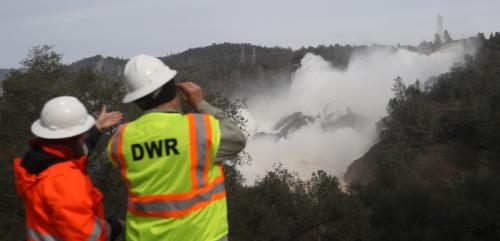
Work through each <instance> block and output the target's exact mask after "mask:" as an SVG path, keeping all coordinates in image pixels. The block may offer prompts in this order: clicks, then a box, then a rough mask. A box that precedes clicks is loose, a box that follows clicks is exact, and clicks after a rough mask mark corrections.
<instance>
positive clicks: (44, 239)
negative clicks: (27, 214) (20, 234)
mask: <svg viewBox="0 0 500 241" xmlns="http://www.w3.org/2000/svg"><path fill="white" fill-rule="evenodd" d="M26 235H27V236H28V238H29V239H32V240H36V241H62V239H60V238H56V237H54V236H52V235H50V234H48V233H45V234H41V233H39V232H37V231H36V230H34V229H31V228H28V230H27V234H26Z"/></svg>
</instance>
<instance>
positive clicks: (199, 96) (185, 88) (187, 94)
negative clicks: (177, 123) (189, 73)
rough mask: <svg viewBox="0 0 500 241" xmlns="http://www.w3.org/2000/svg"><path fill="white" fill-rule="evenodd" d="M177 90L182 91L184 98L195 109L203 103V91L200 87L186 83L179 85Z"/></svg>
mask: <svg viewBox="0 0 500 241" xmlns="http://www.w3.org/2000/svg"><path fill="white" fill-rule="evenodd" d="M177 88H179V89H180V90H181V91H180V92H181V96H182V98H183V99H184V100H185V101H186V102H187V103H188V104H189V105H190V106H192V107H193V108H196V106H197V105H198V104H199V103H200V102H202V101H203V91H202V90H201V87H200V86H199V85H197V84H195V83H193V82H190V81H186V82H181V83H177Z"/></svg>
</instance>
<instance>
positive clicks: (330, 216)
mask: <svg viewBox="0 0 500 241" xmlns="http://www.w3.org/2000/svg"><path fill="white" fill-rule="evenodd" d="M477 39H478V40H479V41H480V42H481V48H480V50H479V52H478V54H477V56H476V57H475V58H472V57H469V58H468V59H467V61H466V64H464V65H463V66H457V67H455V68H454V69H453V70H452V71H451V72H449V73H447V74H444V75H442V76H440V77H439V78H437V79H436V80H434V82H432V83H433V84H432V85H431V86H429V85H425V84H424V83H421V82H416V83H414V84H412V85H409V86H405V85H404V84H403V82H402V80H401V79H400V78H397V79H396V80H395V85H394V93H395V95H394V98H392V99H391V100H390V101H389V103H388V104H387V110H388V115H387V116H386V117H384V118H383V119H382V120H381V121H380V124H379V129H380V142H379V143H378V144H376V145H375V146H374V147H373V148H372V149H371V150H370V152H369V153H367V154H366V155H365V157H363V158H362V159H360V160H358V162H359V163H361V164H360V165H364V170H365V174H363V175H370V178H369V180H364V181H363V182H362V185H359V184H356V181H357V180H360V178H363V177H360V176H359V175H358V176H356V178H357V179H356V178H353V180H352V182H351V185H350V186H348V187H342V186H341V185H340V181H339V179H338V178H336V177H334V176H331V175H329V174H327V173H326V172H323V171H317V172H316V173H315V174H314V175H313V176H312V178H310V179H308V180H302V179H299V178H298V177H297V175H296V174H294V173H292V172H290V171H289V170H286V169H285V168H283V167H282V166H280V165H279V164H277V165H276V166H275V168H274V169H273V170H270V171H268V172H267V173H266V174H265V175H263V177H262V178H261V179H259V180H258V181H257V182H256V183H255V185H253V186H245V185H243V176H242V175H241V173H240V172H239V171H238V169H237V167H238V165H240V161H241V160H239V159H237V160H233V161H228V162H227V163H225V174H226V187H227V192H228V204H229V222H230V240H235V241H238V240H242V241H243V240H245V241H246V240H273V241H274V240H278V241H279V240H353V241H354V240H380V241H382V240H384V241H385V240H436V241H437V240H439V241H441V240H500V206H499V205H498V204H499V203H500V191H499V190H500V189H499V186H500V160H499V154H500V148H499V146H500V33H497V34H495V35H492V36H490V37H488V38H485V37H484V35H482V34H479V35H478V36H477ZM356 48H360V47H351V46H340V45H335V46H319V47H316V48H308V49H301V50H298V51H292V50H290V49H283V48H278V47H276V48H263V47H258V46H253V45H247V44H245V45H241V44H221V45H213V46H208V47H204V48H197V49H191V50H188V51H186V52H183V53H180V54H176V55H170V56H167V57H163V58H162V59H163V60H164V61H165V62H166V63H168V64H169V65H171V66H172V67H173V68H175V69H177V70H179V71H180V76H179V78H189V79H196V80H199V81H201V82H202V83H203V85H204V86H206V87H211V86H212V87H213V86H223V87H226V86H227V90H226V91H230V90H232V88H237V86H238V85H240V84H242V83H245V82H249V81H256V80H262V79H268V81H269V82H272V80H273V78H274V77H273V76H276V75H278V76H279V75H281V74H285V75H286V74H291V73H292V71H293V69H295V68H296V67H297V65H298V64H299V61H300V59H301V57H302V55H303V54H304V53H306V52H314V53H317V54H319V55H321V56H323V57H324V58H326V59H327V60H329V61H332V63H333V64H334V65H335V66H337V67H339V68H343V67H346V65H347V63H348V60H349V58H350V56H351V54H352V52H353V51H354V50H355V49H356ZM361 48H364V47H361ZM254 53H255V54H254ZM60 61H61V55H60V54H58V53H55V52H53V51H52V49H51V48H50V47H48V46H40V47H36V48H34V49H33V50H31V51H30V54H29V55H28V56H27V58H26V59H25V60H23V61H22V63H23V67H24V68H25V70H26V71H13V72H11V73H10V74H9V75H8V76H7V78H6V80H5V81H4V82H3V83H2V88H3V89H4V93H3V94H2V96H1V98H0V109H1V110H2V112H1V113H2V114H1V118H0V130H1V131H0V142H1V145H2V147H3V148H2V155H1V156H0V184H1V185H2V191H3V192H2V194H0V199H1V205H0V215H1V217H2V220H1V221H0V240H9V241H10V240H22V239H23V238H24V235H25V227H24V214H23V208H22V203H21V200H20V198H19V197H17V196H16V192H15V187H14V180H13V173H12V159H13V157H14V156H15V155H22V153H23V150H24V149H25V148H26V147H27V145H26V142H27V140H28V139H29V138H30V136H31V134H30V132H29V126H30V125H31V122H32V121H33V120H35V119H37V118H38V115H39V112H40V109H41V107H42V105H43V103H44V102H45V101H46V100H48V99H50V98H52V97H54V96H58V95H63V94H64V95H74V96H76V97H78V98H79V99H80V100H82V102H84V104H85V105H86V106H87V108H88V109H89V110H90V111H91V112H92V113H93V114H94V115H95V114H96V113H97V111H98V110H99V108H100V106H101V105H102V104H106V105H108V106H109V107H110V108H112V109H117V110H121V111H123V112H124V113H125V115H126V117H127V119H132V118H134V117H135V116H136V115H137V113H138V111H137V109H135V108H134V107H128V106H124V105H122V104H120V99H121V97H122V96H123V94H124V90H123V87H122V86H121V84H120V82H119V81H120V80H121V79H120V78H121V77H120V75H119V72H120V71H119V70H120V68H123V64H124V63H125V60H122V59H114V58H103V57H101V56H96V57H92V58H88V59H85V60H82V61H79V62H76V63H74V64H72V65H70V66H65V65H62V64H61V62H60ZM97 63H99V64H98V65H97ZM99 66H101V67H99ZM262 76H265V77H266V78H260V77H262ZM279 79H280V78H278V77H277V78H275V79H274V80H276V81H278V80H279ZM232 82H236V83H234V86H232V84H233V83H232ZM253 84H255V85H256V84H259V85H272V83H268V82H264V83H260V82H255V83H253ZM424 86H427V87H424ZM208 96H209V98H210V100H211V101H212V102H214V103H216V104H217V105H218V106H219V107H221V108H223V109H224V110H226V111H228V112H229V113H230V115H231V116H232V117H233V118H234V119H235V120H236V121H238V123H239V124H240V125H244V123H245V122H244V120H243V119H241V116H238V112H236V108H237V107H239V106H241V105H244V103H241V102H235V101H232V100H230V99H228V98H226V97H225V96H224V95H221V94H220V93H215V92H212V93H211V94H210V95H208ZM108 134H109V133H107V135H105V136H104V137H103V138H102V140H101V141H102V142H101V143H100V145H99V147H98V148H97V150H96V151H95V153H94V154H93V155H92V157H91V163H90V168H89V173H90V175H91V176H92V178H93V181H94V183H95V184H96V185H97V186H98V187H99V188H100V189H101V190H102V191H103V193H104V196H105V197H104V198H105V209H106V212H107V213H108V214H110V215H111V214H113V215H115V216H117V217H119V218H124V215H125V210H126V203H127V200H126V192H125V189H124V185H123V182H122V181H121V178H120V176H119V174H118V172H117V171H116V170H115V169H114V168H113V167H112V166H111V165H110V164H109V162H108V161H107V155H106V153H105V150H104V144H105V142H106V141H107V138H108V137H109V135H108ZM276 161H280V160H276ZM433 166H438V167H436V168H433Z"/></svg>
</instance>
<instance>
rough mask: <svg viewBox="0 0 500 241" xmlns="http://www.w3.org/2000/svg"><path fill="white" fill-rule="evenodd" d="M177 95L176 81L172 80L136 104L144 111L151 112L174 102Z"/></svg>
mask: <svg viewBox="0 0 500 241" xmlns="http://www.w3.org/2000/svg"><path fill="white" fill-rule="evenodd" d="M176 95H177V87H176V86H175V80H174V79H171V80H170V81H168V82H167V83H166V84H164V85H163V86H162V87H160V88H159V89H157V90H155V91H154V92H153V93H151V94H149V95H146V96H144V97H142V98H140V99H138V100H136V101H135V102H134V103H135V104H136V105H137V106H139V108H141V109H142V110H149V109H153V108H155V107H157V106H159V105H161V104H163V103H167V102H169V101H171V100H173V99H174V98H175V96H176Z"/></svg>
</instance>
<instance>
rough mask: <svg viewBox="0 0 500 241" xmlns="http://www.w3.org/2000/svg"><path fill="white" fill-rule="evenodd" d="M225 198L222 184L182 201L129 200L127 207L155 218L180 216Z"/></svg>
mask: <svg viewBox="0 0 500 241" xmlns="http://www.w3.org/2000/svg"><path fill="white" fill-rule="evenodd" d="M224 196H225V188H224V182H220V183H217V184H215V185H213V186H212V187H210V188H209V189H207V190H206V191H204V192H200V193H198V194H196V195H195V196H193V197H191V198H188V199H184V200H159V201H149V202H134V201H132V199H129V205H130V206H131V207H130V206H129V207H130V208H132V209H133V210H135V211H138V212H144V213H148V214H151V215H153V216H155V213H158V214H159V215H160V216H165V215H168V216H182V215H183V214H185V213H189V212H191V211H194V210H197V209H199V208H203V207H204V206H206V205H208V204H209V202H210V201H214V200H218V199H221V198H223V197H224Z"/></svg>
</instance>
